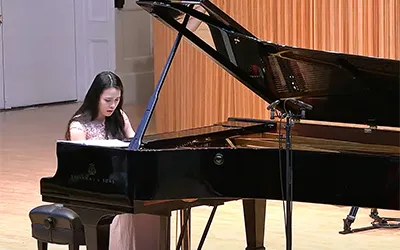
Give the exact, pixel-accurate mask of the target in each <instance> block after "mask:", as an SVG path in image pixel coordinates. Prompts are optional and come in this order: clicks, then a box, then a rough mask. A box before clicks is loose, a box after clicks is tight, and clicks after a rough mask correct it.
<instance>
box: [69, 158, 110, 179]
mask: <svg viewBox="0 0 400 250" xmlns="http://www.w3.org/2000/svg"><path fill="white" fill-rule="evenodd" d="M96 173H97V171H96V166H95V164H94V163H89V167H88V173H87V174H77V175H71V177H70V180H71V181H89V182H96V183H105V184H115V180H111V179H108V178H96V177H94V175H96Z"/></svg>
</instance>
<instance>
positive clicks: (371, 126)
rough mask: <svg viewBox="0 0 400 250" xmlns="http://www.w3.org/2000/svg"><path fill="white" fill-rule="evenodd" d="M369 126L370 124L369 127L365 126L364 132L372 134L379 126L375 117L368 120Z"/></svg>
mask: <svg viewBox="0 0 400 250" xmlns="http://www.w3.org/2000/svg"><path fill="white" fill-rule="evenodd" d="M367 126H368V128H364V133H366V134H370V133H372V131H374V130H376V129H377V128H378V126H377V125H376V122H375V120H374V119H369V120H368V122H367Z"/></svg>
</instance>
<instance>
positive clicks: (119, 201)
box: [40, 0, 400, 250]
mask: <svg viewBox="0 0 400 250" xmlns="http://www.w3.org/2000/svg"><path fill="white" fill-rule="evenodd" d="M137 4H138V5H139V6H140V7H142V8H143V9H144V10H146V11H147V12H149V13H150V14H151V15H152V16H153V17H154V18H156V19H158V20H159V21H161V22H162V23H164V24H165V25H167V26H168V27H170V28H171V29H173V30H175V31H177V33H178V35H177V38H176V41H175V44H174V46H173V48H172V50H171V54H170V56H169V58H168V60H167V63H166V65H165V67H164V70H163V72H162V74H161V77H160V80H159V82H158V85H157V87H156V89H155V91H154V94H153V96H152V97H151V99H150V100H149V104H148V107H147V109H146V111H145V113H144V115H143V118H142V121H141V123H140V125H139V127H138V128H137V130H136V135H135V137H134V138H131V140H128V142H129V145H126V146H121V147H104V146H92V145H84V144H77V143H71V142H67V141H58V142H57V145H56V146H57V171H56V173H55V175H54V176H52V177H44V178H42V179H41V181H40V190H41V195H42V200H43V201H46V202H53V203H60V204H63V205H64V206H67V207H70V208H71V209H73V210H74V211H76V212H77V213H78V214H79V216H80V218H81V220H82V222H83V224H84V225H85V234H86V244H87V249H89V250H94V249H108V247H107V244H108V240H107V239H104V238H103V239H101V238H100V237H98V234H97V232H98V229H99V228H100V226H101V225H106V226H107V225H108V224H109V223H111V221H112V218H113V217H114V216H115V215H118V214H123V213H132V214H139V213H147V214H156V215H161V216H163V218H169V216H170V215H171V212H172V211H176V210H180V211H185V212H186V213H184V214H185V219H186V218H187V215H188V214H190V213H189V211H190V208H193V207H196V206H213V207H214V210H213V212H214V213H215V209H216V207H218V206H219V205H223V204H224V203H225V202H229V201H233V200H242V201H243V214H244V222H245V227H246V241H247V247H246V249H247V250H255V249H265V247H264V224H265V208H266V200H268V199H271V200H286V201H287V202H292V201H297V202H309V203H319V204H331V205H342V206H352V207H355V208H358V207H366V208H379V209H391V210H400V157H399V155H400V128H399V120H400V119H399V114H400V112H399V86H400V84H399V82H400V72H399V69H400V61H397V60H389V59H382V58H373V57H365V56H357V55H349V54H343V53H335V52H327V51H317V50H310V49H303V48H297V47H291V46H285V45H281V44H276V43H272V42H268V41H264V40H261V39H259V38H257V37H255V36H254V35H253V34H251V33H250V32H249V31H248V30H246V29H245V28H244V27H242V26H241V25H240V24H238V23H237V22H236V21H234V20H233V19H232V18H230V17H229V16H228V15H227V14H226V13H224V12H223V11H222V10H221V9H219V8H218V7H217V6H215V5H214V4H213V3H212V2H210V1H209V0H202V1H200V0H197V1H196V0H190V1H174V0H158V1H155V0H153V1H152V0H142V1H137ZM196 7H197V8H196ZM198 7H201V8H203V10H204V11H199V8H198ZM189 17H192V18H191V19H190V20H196V19H197V21H198V22H199V23H201V24H203V25H205V27H207V29H206V30H208V32H209V33H208V38H207V39H205V38H204V35H203V36H201V35H199V34H198V33H196V27H194V28H193V27H189V22H190V20H189ZM192 24H193V23H192ZM194 26H196V25H194ZM182 38H185V39H188V40H189V41H190V42H191V43H192V44H193V45H194V46H196V47H197V48H198V49H200V50H201V51H202V52H204V53H205V54H206V55H207V56H209V57H210V58H211V59H212V60H213V61H214V62H215V63H216V64H218V65H219V66H221V68H223V69H224V70H226V71H227V72H229V73H230V74H231V75H232V76H233V77H235V78H236V79H238V80H239V81H240V82H241V83H242V84H244V85H245V86H247V87H248V88H249V89H250V90H251V91H253V92H254V93H256V94H257V95H258V96H259V97H260V98H262V99H263V100H265V101H266V102H268V103H270V105H269V106H268V109H269V110H270V111H271V119H270V120H257V119H252V118H251V117H249V118H240V117H239V118H238V117H230V118H228V119H227V120H226V121H221V122H219V123H216V124H213V125H210V126H206V127H200V128H193V129H188V130H184V131H176V132H169V133H161V134H153V135H146V136H144V134H145V131H146V128H147V125H148V123H149V120H150V117H151V115H152V113H153V110H154V107H155V105H156V103H157V98H158V94H159V92H160V91H161V87H162V84H163V82H164V79H165V76H166V75H167V73H168V69H169V67H170V65H171V63H173V58H174V55H175V52H176V50H177V49H178V45H179V42H180V41H181V39H182ZM196 67H201V65H193V67H192V68H193V70H195V68H196ZM293 114H294V115H293ZM289 115H290V117H292V119H291V120H289V118H288V117H289ZM285 117H286V121H287V122H285ZM288 129H290V130H288ZM285 138H286V139H285ZM288 142H290V143H288ZM289 154H290V155H289ZM289 156H291V157H290V158H289ZM285 166H289V167H290V168H287V167H285ZM289 171H290V172H291V174H292V175H288V174H289ZM285 183H286V184H285ZM288 184H289V185H288ZM182 187H184V188H182ZM289 188H290V189H291V190H292V192H288V191H289ZM285 194H286V195H285ZM289 194H291V197H288V195H289ZM287 208H290V207H289V206H287ZM214 213H212V215H211V216H210V218H211V217H212V216H213V214H214ZM186 221H187V220H185V222H186ZM164 225H165V232H166V234H165V238H164V240H165V244H164V246H162V247H161V248H162V249H169V247H170V246H169V240H168V239H169V236H168V228H169V226H170V225H169V223H168V219H166V220H165V223H164ZM185 226H187V224H185V223H184V224H183V229H182V230H183V231H184V229H185ZM208 228H209V225H208ZM207 230H208V229H207V228H206V230H205V234H204V237H203V238H205V235H206V231H207ZM287 230H290V228H287ZM102 240H103V241H102ZM180 242H182V235H181V237H180ZM202 242H204V239H202ZM288 244H291V243H290V242H288Z"/></svg>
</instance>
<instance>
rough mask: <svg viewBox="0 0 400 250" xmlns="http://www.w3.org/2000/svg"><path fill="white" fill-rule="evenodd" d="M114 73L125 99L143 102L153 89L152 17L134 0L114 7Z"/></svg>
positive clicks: (146, 100)
mask: <svg viewBox="0 0 400 250" xmlns="http://www.w3.org/2000/svg"><path fill="white" fill-rule="evenodd" d="M115 11H116V12H115V33H116V73H117V74H118V75H119V76H120V77H121V78H122V81H123V83H124V87H125V90H126V91H125V93H126V94H125V103H130V104H147V102H148V99H149V98H150V95H151V93H152V92H153V89H154V64H153V58H154V57H153V32H152V19H153V17H152V16H151V15H150V14H149V13H148V12H146V11H144V10H143V9H142V8H140V7H139V6H138V5H137V4H136V3H135V0H125V6H124V8H123V9H122V10H117V9H116V10H115Z"/></svg>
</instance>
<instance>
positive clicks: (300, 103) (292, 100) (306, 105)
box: [289, 99, 313, 110]
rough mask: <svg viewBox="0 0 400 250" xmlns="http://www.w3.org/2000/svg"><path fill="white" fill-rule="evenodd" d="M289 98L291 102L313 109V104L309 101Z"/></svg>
mask: <svg viewBox="0 0 400 250" xmlns="http://www.w3.org/2000/svg"><path fill="white" fill-rule="evenodd" d="M289 100H290V101H291V102H293V103H294V104H296V105H298V106H300V108H305V109H308V110H312V109H313V106H312V105H310V104H308V103H305V102H302V101H300V100H297V99H289Z"/></svg>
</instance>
